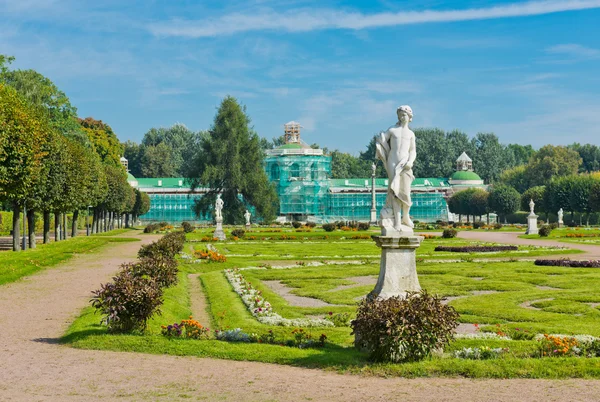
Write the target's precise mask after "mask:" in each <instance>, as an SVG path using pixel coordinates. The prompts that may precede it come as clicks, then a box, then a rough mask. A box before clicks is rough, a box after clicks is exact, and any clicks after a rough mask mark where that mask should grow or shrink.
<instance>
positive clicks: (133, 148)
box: [121, 141, 143, 177]
mask: <svg viewBox="0 0 600 402" xmlns="http://www.w3.org/2000/svg"><path fill="white" fill-rule="evenodd" d="M121 145H122V146H123V156H124V157H125V159H127V162H128V168H129V172H130V173H131V174H132V175H133V176H135V177H143V176H142V160H141V159H142V155H143V152H142V147H141V146H140V145H139V144H136V143H135V142H133V141H125V142H123V143H121Z"/></svg>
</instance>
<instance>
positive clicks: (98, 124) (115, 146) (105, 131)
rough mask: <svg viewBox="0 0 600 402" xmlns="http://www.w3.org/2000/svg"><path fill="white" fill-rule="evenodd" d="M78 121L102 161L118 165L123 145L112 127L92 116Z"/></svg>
mask: <svg viewBox="0 0 600 402" xmlns="http://www.w3.org/2000/svg"><path fill="white" fill-rule="evenodd" d="M78 121H79V124H80V125H81V127H82V128H83V131H84V133H85V134H86V135H87V137H88V139H89V140H90V142H91V143H92V144H93V146H94V149H95V151H96V153H97V154H98V155H99V156H100V159H101V160H102V162H103V163H105V164H109V165H113V166H120V164H121V156H123V146H122V145H121V143H120V142H119V139H118V138H117V135H116V134H115V133H114V131H113V130H112V128H111V127H110V126H109V125H108V124H106V123H103V122H102V120H95V119H94V118H92V117H86V118H85V119H79V120H78Z"/></svg>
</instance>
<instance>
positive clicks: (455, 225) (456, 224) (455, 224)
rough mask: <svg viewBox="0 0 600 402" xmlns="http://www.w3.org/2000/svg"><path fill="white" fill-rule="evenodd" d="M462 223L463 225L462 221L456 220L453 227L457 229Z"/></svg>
mask: <svg viewBox="0 0 600 402" xmlns="http://www.w3.org/2000/svg"><path fill="white" fill-rule="evenodd" d="M460 225H461V223H460V222H454V223H452V227H453V228H455V229H456V228H459V227H460Z"/></svg>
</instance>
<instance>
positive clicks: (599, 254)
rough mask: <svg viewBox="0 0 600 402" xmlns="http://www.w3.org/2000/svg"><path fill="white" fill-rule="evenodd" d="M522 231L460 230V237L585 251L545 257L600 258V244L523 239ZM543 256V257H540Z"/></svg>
mask: <svg viewBox="0 0 600 402" xmlns="http://www.w3.org/2000/svg"><path fill="white" fill-rule="evenodd" d="M522 234H523V233H522V232H474V231H473V232H469V231H463V232H458V237H460V238H461V239H466V240H479V241H486V242H493V243H505V244H514V245H517V246H554V247H565V248H570V249H575V250H581V251H583V253H582V254H572V255H556V254H555V255H548V256H546V257H544V258H548V259H557V258H571V259H576V260H577V259H582V260H584V259H594V260H597V259H600V246H595V245H591V244H579V243H566V242H561V241H557V240H553V239H540V240H538V239H521V238H520V237H519V236H520V235H522ZM540 258H541V257H540Z"/></svg>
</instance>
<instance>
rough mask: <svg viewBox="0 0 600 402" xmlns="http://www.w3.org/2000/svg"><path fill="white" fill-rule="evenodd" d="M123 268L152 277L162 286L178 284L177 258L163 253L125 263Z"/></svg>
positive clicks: (140, 275) (141, 275)
mask: <svg viewBox="0 0 600 402" xmlns="http://www.w3.org/2000/svg"><path fill="white" fill-rule="evenodd" d="M123 269H128V270H130V271H131V272H132V273H133V275H134V276H137V277H143V276H147V277H149V278H152V279H154V280H155V281H156V283H157V284H158V286H160V287H161V288H162V287H165V288H168V287H171V286H173V285H175V284H177V273H178V272H179V269H177V261H176V260H174V259H173V258H170V257H166V256H161V255H153V256H152V258H149V257H146V258H142V259H140V261H139V262H136V263H132V264H126V265H124V266H123Z"/></svg>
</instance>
